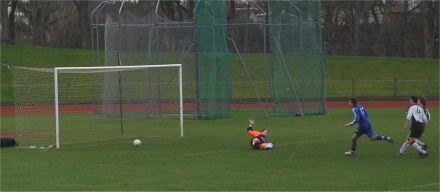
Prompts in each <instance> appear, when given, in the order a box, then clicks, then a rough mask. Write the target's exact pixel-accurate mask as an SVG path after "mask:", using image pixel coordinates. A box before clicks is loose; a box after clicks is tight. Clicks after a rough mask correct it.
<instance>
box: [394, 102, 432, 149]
mask: <svg viewBox="0 0 440 192" xmlns="http://www.w3.org/2000/svg"><path fill="white" fill-rule="evenodd" d="M417 100H418V98H417V97H416V96H411V98H410V99H409V102H410V104H411V105H410V106H409V107H408V111H407V113H406V123H405V129H406V130H407V129H408V123H411V128H410V131H409V135H408V137H407V139H406V141H405V143H403V145H402V147H401V148H400V150H399V152H397V155H403V154H404V153H405V151H406V149H407V148H408V147H409V146H410V145H411V146H412V147H414V149H416V150H417V151H419V152H420V153H421V157H426V156H428V152H426V151H425V150H423V149H422V147H420V145H419V144H417V143H416V141H415V140H416V139H418V138H420V136H421V135H422V133H423V127H424V124H426V122H427V121H428V120H427V118H426V115H425V112H424V110H423V108H422V107H420V106H418V105H417Z"/></svg>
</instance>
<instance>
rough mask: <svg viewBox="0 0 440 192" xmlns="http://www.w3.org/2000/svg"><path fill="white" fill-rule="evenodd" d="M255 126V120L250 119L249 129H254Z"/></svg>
mask: <svg viewBox="0 0 440 192" xmlns="http://www.w3.org/2000/svg"><path fill="white" fill-rule="evenodd" d="M254 124H255V121H254V120H253V119H249V127H252V125H254Z"/></svg>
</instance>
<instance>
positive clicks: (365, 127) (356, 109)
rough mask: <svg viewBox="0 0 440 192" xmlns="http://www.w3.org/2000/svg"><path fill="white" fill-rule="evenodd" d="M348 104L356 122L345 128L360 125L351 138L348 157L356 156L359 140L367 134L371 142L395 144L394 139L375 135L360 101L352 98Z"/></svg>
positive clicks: (348, 124)
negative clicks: (382, 141) (380, 141)
mask: <svg viewBox="0 0 440 192" xmlns="http://www.w3.org/2000/svg"><path fill="white" fill-rule="evenodd" d="M348 104H349V105H350V107H352V112H353V115H354V120H353V121H351V122H350V123H347V124H345V127H349V126H353V125H354V124H356V123H357V124H359V126H358V128H357V129H356V131H354V135H353V137H352V138H351V150H350V151H348V152H345V155H346V156H354V155H355V154H356V146H357V140H358V139H359V137H361V136H362V135H363V134H366V135H367V136H368V137H369V138H370V140H371V141H376V140H386V141H388V142H390V143H392V142H393V139H391V138H390V137H388V136H381V135H374V132H373V129H372V128H371V124H370V120H368V114H367V111H366V110H365V108H364V107H362V106H361V105H358V101H357V99H356V98H354V97H353V98H351V99H350V100H349V101H348Z"/></svg>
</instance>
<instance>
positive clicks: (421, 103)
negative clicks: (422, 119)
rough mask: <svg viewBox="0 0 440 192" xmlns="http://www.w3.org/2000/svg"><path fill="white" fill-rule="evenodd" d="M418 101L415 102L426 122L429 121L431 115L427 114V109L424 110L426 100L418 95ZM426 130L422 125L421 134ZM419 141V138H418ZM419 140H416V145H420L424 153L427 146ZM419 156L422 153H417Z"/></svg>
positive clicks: (424, 125)
mask: <svg viewBox="0 0 440 192" xmlns="http://www.w3.org/2000/svg"><path fill="white" fill-rule="evenodd" d="M418 99H419V100H418V101H417V105H419V106H420V107H422V109H423V112H424V113H425V115H426V120H427V121H429V120H431V114H429V111H428V109H427V108H426V98H425V96H423V95H420V96H419V98H418ZM425 130H426V123H425V124H423V129H422V134H423V133H424V132H425ZM419 139H420V138H419ZM419 139H416V140H415V141H416V143H417V144H419V145H420V147H422V149H423V150H425V151H426V148H428V145H427V144H425V143H423V142H422V141H420V140H419ZM419 155H422V153H419Z"/></svg>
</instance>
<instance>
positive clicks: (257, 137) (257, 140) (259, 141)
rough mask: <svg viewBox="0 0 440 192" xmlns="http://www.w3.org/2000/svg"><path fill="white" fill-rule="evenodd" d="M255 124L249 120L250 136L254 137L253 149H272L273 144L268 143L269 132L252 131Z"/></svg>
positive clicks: (264, 130)
mask: <svg viewBox="0 0 440 192" xmlns="http://www.w3.org/2000/svg"><path fill="white" fill-rule="evenodd" d="M254 124H255V121H254V120H253V119H249V127H248V128H247V132H248V134H249V135H250V136H251V137H252V140H251V146H252V149H272V148H273V143H266V135H267V132H268V130H267V129H263V130H261V132H259V131H255V130H253V129H252V126H253V125H254Z"/></svg>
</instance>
